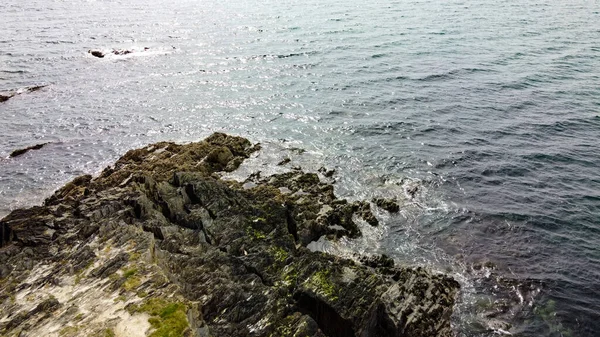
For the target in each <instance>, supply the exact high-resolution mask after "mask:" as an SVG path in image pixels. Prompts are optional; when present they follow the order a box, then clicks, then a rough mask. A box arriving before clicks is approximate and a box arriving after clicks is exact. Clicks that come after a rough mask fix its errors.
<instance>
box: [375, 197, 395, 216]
mask: <svg viewBox="0 0 600 337" xmlns="http://www.w3.org/2000/svg"><path fill="white" fill-rule="evenodd" d="M373 203H374V204H375V205H377V207H381V208H383V209H385V210H386V211H388V212H390V213H398V212H399V211H400V205H398V203H397V202H396V201H395V200H394V199H384V198H375V199H373Z"/></svg>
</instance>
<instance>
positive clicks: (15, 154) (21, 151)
mask: <svg viewBox="0 0 600 337" xmlns="http://www.w3.org/2000/svg"><path fill="white" fill-rule="evenodd" d="M46 145H48V143H42V144H36V145H32V146H28V147H26V148H23V149H18V150H14V151H13V152H11V153H10V155H9V157H11V158H14V157H18V156H21V155H24V154H25V153H27V152H29V151H31V150H39V149H41V148H42V147H44V146H46Z"/></svg>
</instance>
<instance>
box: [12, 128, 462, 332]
mask: <svg viewBox="0 0 600 337" xmlns="http://www.w3.org/2000/svg"><path fill="white" fill-rule="evenodd" d="M258 149H259V147H258V146H252V144H251V143H250V142H249V141H248V140H246V139H244V138H240V137H232V136H228V135H225V134H219V133H217V134H213V135H212V136H210V137H208V138H207V139H205V140H204V141H202V142H198V143H191V144H186V145H178V144H174V143H168V142H161V143H157V144H153V145H149V146H147V147H144V148H142V149H136V150H131V151H129V152H127V153H126V154H125V155H124V156H123V157H121V159H119V160H118V161H117V162H116V163H115V165H114V166H113V167H109V168H107V169H105V170H104V171H103V172H102V173H101V174H100V175H99V176H98V177H96V178H92V177H91V176H82V177H79V178H76V179H75V180H73V181H72V182H71V183H69V184H67V185H65V186H64V187H63V188H61V189H60V190H58V191H57V192H56V193H55V194H54V195H53V196H51V197H50V198H48V199H47V200H46V201H45V203H44V205H42V206H36V207H32V208H29V209H22V210H16V211H13V212H12V213H10V214H9V215H8V216H6V217H5V218H4V219H2V220H1V221H0V265H2V266H4V269H2V270H0V271H1V273H0V276H1V278H0V335H6V336H13V335H18V336H39V335H45V336H59V335H60V336H92V335H96V336H103V335H104V336H162V335H164V334H165V333H167V332H168V333H169V336H329V337H338V336H364V337H366V336H451V335H452V331H451V328H450V320H449V319H450V315H451V312H452V306H453V303H454V296H455V294H456V292H457V290H458V283H457V282H456V281H454V280H452V279H451V278H449V277H447V276H445V275H440V274H433V273H431V272H429V271H427V270H424V269H422V268H408V267H398V266H394V263H393V261H392V260H391V259H389V258H387V257H380V258H371V259H365V260H364V261H365V264H362V263H359V262H355V261H352V260H347V259H342V258H338V257H335V256H332V255H329V254H325V253H321V252H312V251H310V250H308V249H307V248H306V245H307V244H308V243H310V242H311V241H314V240H317V239H319V238H320V237H321V236H327V237H329V238H330V239H335V238H338V237H341V236H348V237H350V238H352V237H357V236H360V235H361V233H360V228H359V226H358V225H357V224H356V223H355V222H354V218H355V216H356V217H363V218H364V219H365V220H366V221H368V222H373V219H374V220H377V219H376V218H375V217H374V216H373V214H372V212H371V211H370V206H369V203H367V202H355V203H349V202H347V201H346V200H342V199H337V198H336V196H335V195H334V193H333V187H332V186H331V185H329V184H325V183H322V182H321V181H320V180H319V177H318V175H317V174H314V173H305V172H302V171H292V172H288V173H285V174H278V175H273V176H269V177H261V176H260V175H256V176H255V177H253V178H252V179H253V184H252V187H251V188H245V187H244V185H243V184H241V183H239V182H235V181H224V180H222V179H219V177H218V175H217V174H216V173H217V172H219V171H224V170H226V171H230V170H234V169H235V168H237V167H238V166H239V165H240V163H241V162H242V161H243V160H244V158H247V157H248V156H249V155H250V154H251V153H252V152H254V151H257V150H258ZM282 191H285V192H282Z"/></svg>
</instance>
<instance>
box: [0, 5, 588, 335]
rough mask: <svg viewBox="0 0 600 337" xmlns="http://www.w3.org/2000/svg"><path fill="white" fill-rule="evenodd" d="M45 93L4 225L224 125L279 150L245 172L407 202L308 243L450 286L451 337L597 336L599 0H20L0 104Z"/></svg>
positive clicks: (13, 121) (1, 60)
mask: <svg viewBox="0 0 600 337" xmlns="http://www.w3.org/2000/svg"><path fill="white" fill-rule="evenodd" d="M145 47H147V48H149V49H148V50H146V51H144V48H145ZM113 48H115V49H131V50H133V51H134V52H133V53H131V54H127V55H120V56H117V55H107V56H106V57H105V58H102V59H100V58H96V57H93V56H91V54H89V53H88V50H90V49H99V50H103V51H105V52H110V50H112V49H113ZM33 85H48V86H47V87H46V88H44V89H42V90H39V91H35V92H30V93H23V94H21V95H17V96H15V97H14V98H12V99H10V100H9V101H7V102H4V103H0V129H1V130H2V131H1V132H0V157H1V158H2V159H0V216H1V215H5V214H7V213H8V212H9V211H10V210H11V209H15V208H18V207H26V206H31V205H35V204H39V203H41V202H42V201H43V199H44V198H45V197H47V196H49V195H50V194H51V193H52V192H53V191H54V190H55V189H57V188H58V187H60V186H61V185H63V184H64V183H65V182H67V181H69V180H70V179H72V178H73V177H75V176H77V175H80V174H84V173H92V174H94V173H98V172H99V171H100V170H101V169H102V168H103V167H105V166H107V165H110V164H111V163H112V162H114V161H115V160H116V159H117V158H118V157H119V156H120V155H122V154H123V153H125V152H126V151H127V150H129V149H132V148H136V147H140V146H142V145H146V144H149V143H153V142H156V141H162V140H170V141H176V142H188V141H196V140H200V139H202V138H204V137H206V136H208V135H209V134H211V133H213V132H215V131H223V132H227V133H231V134H237V135H242V136H245V137H247V138H249V139H251V140H252V141H254V142H261V143H262V144H263V145H264V148H265V151H263V152H261V153H260V154H259V155H258V157H256V158H253V159H252V160H250V161H248V163H246V164H245V165H244V166H243V167H242V168H241V170H240V172H238V173H237V174H238V175H240V176H241V175H242V174H243V173H244V172H246V173H248V172H251V171H254V170H261V171H263V172H267V173H269V172H275V171H276V170H278V169H280V168H276V167H274V164H275V163H277V162H279V161H280V160H281V159H282V158H285V157H290V158H291V159H292V163H291V164H290V165H300V166H302V167H303V168H304V169H306V170H317V169H318V168H319V167H321V166H325V167H328V168H335V169H336V174H335V176H334V179H335V186H336V192H337V193H338V195H340V196H342V197H346V198H350V199H364V198H367V199H370V198H372V197H376V196H386V197H397V198H399V199H400V200H401V201H402V204H403V207H402V212H400V213H399V214H396V215H390V214H387V213H385V212H379V211H378V212H377V215H378V216H379V217H380V220H381V222H382V224H381V225H380V226H379V227H377V228H371V227H369V226H368V225H364V224H362V226H363V231H364V233H365V235H364V237H363V238H361V239H358V240H355V241H349V240H341V241H339V242H333V243H332V242H324V241H319V242H316V243H314V244H312V248H314V249H322V250H326V251H331V252H336V253H338V254H342V255H343V254H351V252H361V253H366V254H369V253H385V254H388V255H390V256H391V257H393V258H394V259H395V260H396V261H397V262H398V263H403V264H409V265H421V266H427V267H428V268H431V269H434V270H437V271H440V272H445V273H448V274H450V275H452V276H454V277H455V278H456V279H457V280H458V281H459V282H460V283H461V286H462V291H461V294H460V298H459V299H458V301H459V303H458V304H457V307H456V310H455V314H454V317H453V325H454V329H455V331H456V334H457V336H499V335H511V334H512V335H514V336H600V319H599V318H600V148H599V140H600V2H598V1H595V0H590V1H579V0H571V1H566V0H558V1H557V0H554V1H550V0H528V1H525V0H494V1H491V0H473V1H455V0H449V1H434V0H431V1H421V0H405V1H393V0H389V1H385V0H375V1H354V0H346V1H339V0H320V1H315V0H306V1H295V0H283V1H281V0H280V1H273V0H265V1H253V0H222V1H192V0H173V1H158V0H144V1H140V0H128V1H113V0H100V1H85V0H43V1H42V0H31V1H20V0H19V1H17V0H5V1H3V2H2V3H1V4H0V92H3V91H11V90H19V89H21V90H22V89H23V88H25V87H28V86H33ZM44 142H49V144H48V145H47V146H45V147H44V148H42V149H40V150H37V151H30V152H28V153H27V154H25V155H23V156H21V157H17V158H8V154H9V153H10V152H11V151H12V150H15V149H18V148H23V147H26V146H30V145H34V144H38V143H44ZM295 148H302V149H305V150H306V152H304V153H302V151H298V150H295Z"/></svg>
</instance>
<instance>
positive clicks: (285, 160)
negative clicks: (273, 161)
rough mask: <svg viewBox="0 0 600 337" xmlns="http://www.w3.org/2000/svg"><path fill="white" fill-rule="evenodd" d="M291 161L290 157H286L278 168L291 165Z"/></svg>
mask: <svg viewBox="0 0 600 337" xmlns="http://www.w3.org/2000/svg"><path fill="white" fill-rule="evenodd" d="M291 161H292V160H291V159H290V158H289V157H285V158H283V160H282V161H280V162H279V163H277V165H278V166H283V165H285V164H287V163H289V162H291Z"/></svg>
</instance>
